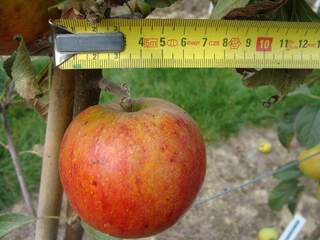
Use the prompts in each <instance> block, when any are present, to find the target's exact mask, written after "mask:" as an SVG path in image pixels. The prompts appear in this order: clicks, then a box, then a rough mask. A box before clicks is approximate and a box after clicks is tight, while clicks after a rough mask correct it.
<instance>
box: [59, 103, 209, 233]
mask: <svg viewBox="0 0 320 240" xmlns="http://www.w3.org/2000/svg"><path fill="white" fill-rule="evenodd" d="M205 171H206V153H205V144H204V141H203V138H202V136H201V133H200V131H199V129H198V127H197V125H196V123H195V122H194V120H192V118H191V117H190V116H189V115H188V114H187V113H186V112H184V111H183V110H182V109H181V108H179V107H178V106H176V105H174V104H172V103H169V102H167V101H164V100H160V99H156V98H140V99H135V100H134V104H133V111H132V112H127V111H125V110H123V109H122V108H121V106H120V104H119V103H111V104H108V105H96V106H93V107H90V108H88V109H86V110H84V111H83V112H81V113H80V114H79V115H78V116H77V117H76V118H75V119H74V120H73V121H72V122H71V124H70V125H69V127H68V129H67V131H66V133H65V135H64V138H63V141H62V144H61V151H60V177H61V181H62V185H63V187H64V190H65V192H66V194H67V197H68V199H69V201H70V203H71V206H72V207H73V208H74V210H75V211H76V212H77V213H78V214H79V216H80V217H81V218H82V219H83V220H84V221H85V222H86V223H88V224H89V225H91V226H92V227H94V228H96V229H97V230H99V231H101V232H104V233H107V234H109V235H112V236H116V237H121V238H139V237H147V236H151V235H154V234H157V233H159V232H161V231H163V230H165V229H167V228H169V227H170V226H172V225H173V224H175V223H176V222H177V220H178V219H179V218H180V217H181V216H182V215H183V214H184V213H185V212H186V211H187V209H188V208H189V207H190V206H191V204H192V202H193V201H194V199H195V198H196V196H197V193H198V192H199V189H200V187H201V185H202V183H203V180H204V176H205Z"/></svg>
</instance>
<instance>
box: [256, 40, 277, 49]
mask: <svg viewBox="0 0 320 240" xmlns="http://www.w3.org/2000/svg"><path fill="white" fill-rule="evenodd" d="M272 42H273V38H272V37H258V38H257V49H256V50H257V52H271V51H272Z"/></svg>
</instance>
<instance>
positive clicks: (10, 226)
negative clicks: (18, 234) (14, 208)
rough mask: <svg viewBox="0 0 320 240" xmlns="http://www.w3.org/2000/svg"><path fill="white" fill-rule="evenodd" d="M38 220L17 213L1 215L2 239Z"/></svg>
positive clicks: (0, 232)
mask: <svg viewBox="0 0 320 240" xmlns="http://www.w3.org/2000/svg"><path fill="white" fill-rule="evenodd" d="M35 220H36V219H35V218H33V217H30V216H25V215H22V214H17V213H3V214H0V238H2V237H4V236H5V235H7V234H8V233H10V232H11V231H13V230H16V229H18V228H21V227H23V226H25V225H27V224H30V223H33V222H34V221H35Z"/></svg>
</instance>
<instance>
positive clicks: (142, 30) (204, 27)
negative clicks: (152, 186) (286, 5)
mask: <svg viewBox="0 0 320 240" xmlns="http://www.w3.org/2000/svg"><path fill="white" fill-rule="evenodd" d="M56 23H57V24H60V25H63V26H65V27H66V28H68V29H69V30H70V31H73V32H75V33H83V32H92V33H94V32H113V31H121V32H123V33H124V34H125V37H126V47H125V50H124V51H123V52H121V53H86V54H77V55H76V56H74V57H72V58H71V59H69V60H68V61H67V62H65V63H64V64H62V65H61V68H63V69H73V68H76V67H77V68H163V67H174V68H187V67H188V68H191V67H193V68H204V67H229V68H235V67H237V68H238V67H239V68H311V69H315V68H320V36H319V34H318V33H319V28H320V24H319V23H297V22H265V21H230V20H229V21H227V20H190V19H189V20H187V19H111V20H105V21H102V22H101V23H99V24H97V25H91V24H90V23H88V22H87V21H84V20H65V19H61V20H58V21H57V22H56Z"/></svg>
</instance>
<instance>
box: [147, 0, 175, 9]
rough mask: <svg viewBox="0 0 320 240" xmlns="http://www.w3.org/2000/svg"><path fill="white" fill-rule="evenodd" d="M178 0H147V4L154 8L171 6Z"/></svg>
mask: <svg viewBox="0 0 320 240" xmlns="http://www.w3.org/2000/svg"><path fill="white" fill-rule="evenodd" d="M176 1H177V0H145V2H146V3H147V4H149V5H150V6H151V7H154V8H163V7H169V6H170V5H171V4H173V3H175V2H176Z"/></svg>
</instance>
